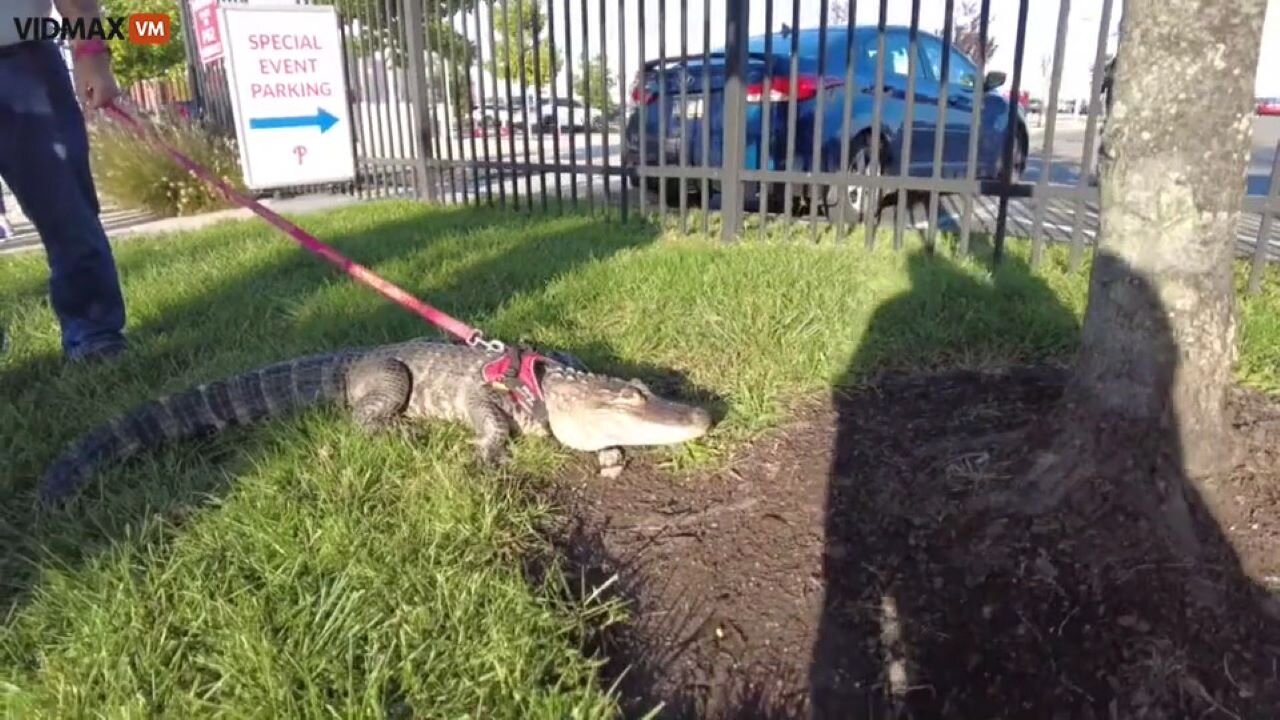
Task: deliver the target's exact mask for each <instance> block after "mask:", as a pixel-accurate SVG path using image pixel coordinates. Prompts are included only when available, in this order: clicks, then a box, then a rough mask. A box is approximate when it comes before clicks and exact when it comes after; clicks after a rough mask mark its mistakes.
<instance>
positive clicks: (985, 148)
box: [179, 0, 1280, 290]
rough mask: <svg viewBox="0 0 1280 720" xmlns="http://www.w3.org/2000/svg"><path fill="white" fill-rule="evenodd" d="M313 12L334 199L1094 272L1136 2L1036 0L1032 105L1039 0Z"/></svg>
mask: <svg viewBox="0 0 1280 720" xmlns="http://www.w3.org/2000/svg"><path fill="white" fill-rule="evenodd" d="M237 1H243V0H223V2H237ZM298 1H299V2H300V3H308V2H309V0H298ZM315 2H317V3H322V4H333V5H336V6H337V7H338V10H339V13H340V17H341V18H342V31H343V34H344V41H345V48H346V50H345V51H346V66H347V78H348V83H349V86H350V89H351V110H352V118H353V121H354V122H355V124H356V128H355V132H354V133H353V142H354V144H355V149H356V156H357V167H358V177H357V179H356V181H355V182H354V183H352V184H350V185H349V186H343V187H338V188H329V189H330V190H335V189H336V190H339V191H342V192H350V193H355V194H358V195H360V196H362V197H394V196H401V197H416V198H421V199H423V200H427V201H431V202H441V203H467V204H477V205H480V204H483V205H488V206H493V207H495V208H510V209H515V210H523V211H526V212H533V211H534V210H535V209H537V211H539V212H550V211H556V212H560V211H564V210H566V209H569V208H572V209H586V210H587V211H589V212H592V213H606V214H608V215H609V216H616V217H617V218H618V219H619V220H621V221H624V222H625V221H627V220H628V219H629V218H630V217H632V216H634V215H635V214H637V213H638V214H641V215H644V216H650V215H653V214H654V213H657V214H659V215H660V216H662V217H663V218H667V219H670V220H671V221H672V222H675V221H677V219H678V223H679V226H680V227H681V228H682V229H684V230H686V231H687V230H691V229H695V228H698V226H699V225H700V229H701V231H702V232H713V230H712V223H715V224H716V225H717V226H718V229H717V230H716V231H717V232H719V234H720V236H721V237H723V238H724V239H725V240H733V239H736V238H740V237H743V236H744V235H747V234H749V233H754V232H758V233H772V232H775V231H777V230H779V229H780V228H781V229H782V230H783V231H784V232H785V231H792V232H794V231H795V228H796V227H797V226H799V224H801V223H803V224H805V225H807V229H808V233H809V234H810V236H811V237H814V238H817V237H818V236H819V234H822V235H824V236H834V237H835V238H836V239H838V240H847V239H850V238H857V237H860V238H861V239H862V240H863V241H864V242H865V243H866V244H867V246H868V247H870V246H872V245H874V244H875V243H876V242H877V241H878V239H879V238H881V237H887V236H888V235H889V233H890V232H891V234H892V242H893V245H894V246H895V247H902V246H903V244H904V237H905V234H906V232H907V231H908V230H910V231H912V232H918V233H920V235H921V237H922V238H923V239H924V241H925V242H926V243H928V244H930V245H932V244H934V243H936V242H937V241H938V238H939V235H940V234H947V235H949V236H951V237H953V238H954V241H955V242H956V244H957V246H958V249H959V250H961V251H962V252H963V251H965V250H967V248H968V247H969V245H970V241H971V236H973V235H974V234H975V233H980V234H982V235H983V236H984V237H986V238H989V239H990V242H991V244H992V246H993V250H994V252H995V254H996V255H997V258H998V257H999V255H1000V254H1001V253H1002V252H1003V251H1004V246H1005V242H1006V238H1007V237H1018V238H1025V240H1026V241H1027V242H1028V243H1029V245H1030V248H1031V259H1032V262H1033V263H1037V262H1039V261H1040V260H1041V259H1042V256H1043V253H1044V250H1045V248H1046V246H1047V245H1048V244H1050V243H1060V244H1065V245H1067V246H1068V247H1069V248H1070V249H1069V252H1068V258H1069V263H1070V265H1071V266H1072V267H1077V266H1079V264H1080V263H1081V261H1082V260H1083V257H1084V250H1085V248H1086V247H1087V246H1088V244H1089V243H1091V242H1092V240H1093V238H1094V237H1095V236H1096V232H1097V214H1098V204H1097V202H1098V192H1097V186H1096V179H1095V176H1096V172H1095V165H1096V161H1097V156H1098V144H1099V141H1100V137H1101V129H1102V126H1103V124H1104V123H1105V118H1106V106H1107V104H1108V103H1107V102H1106V95H1107V92H1106V90H1107V76H1108V70H1107V68H1108V67H1109V60H1110V56H1111V53H1112V52H1114V50H1113V48H1114V44H1115V42H1116V25H1117V24H1118V22H1120V21H1121V19H1120V18H1119V17H1118V14H1119V12H1120V5H1121V4H1122V3H1117V2H1115V0H1100V3H1099V2H1093V3H1079V4H1080V5H1085V6H1086V8H1085V10H1084V11H1078V10H1076V9H1074V8H1073V3H1072V1H1071V0H1058V2H1057V3H1056V4H1055V3H1051V2H1045V3H1043V4H1041V3H1036V9H1037V11H1039V12H1045V8H1050V9H1052V10H1053V11H1054V12H1053V13H1052V15H1053V17H1055V18H1056V25H1055V26H1054V28H1055V31H1054V33H1053V41H1052V46H1051V47H1049V46H1048V44H1047V43H1044V44H1045V47H1044V48H1041V52H1040V54H1039V59H1040V63H1039V65H1040V68H1039V69H1040V71H1041V75H1040V80H1041V83H1040V87H1039V88H1038V89H1037V95H1038V97H1036V98H1034V99H1028V98H1026V97H1025V96H1024V88H1026V87H1027V86H1028V85H1029V83H1028V82H1027V81H1028V78H1029V73H1028V71H1027V70H1026V69H1025V68H1026V67H1027V65H1028V64H1027V63H1026V62H1025V60H1026V55H1027V54H1028V43H1029V33H1028V20H1029V17H1030V10H1031V3H1030V2H1029V0H1004V1H1003V2H1002V1H1001V0H980V2H978V1H975V2H964V1H963V0H962V1H960V2H957V0H937V1H936V2H931V3H927V5H928V6H929V7H928V8H927V9H928V10H930V12H931V13H932V14H933V16H934V20H938V21H939V22H936V23H934V24H932V25H931V26H930V27H925V26H924V25H925V22H924V21H923V20H922V2H921V0H912V1H911V2H910V3H909V5H910V13H909V19H907V21H906V22H897V21H895V22H890V14H891V12H890V10H891V8H890V5H893V12H901V13H903V14H904V15H905V14H906V13H905V8H906V6H907V5H908V3H906V2H897V1H895V2H894V3H889V2H888V0H878V2H862V3H859V2H857V0H847V2H844V0H803V1H802V0H777V1H776V2H775V1H774V0H716V1H715V2H712V0H315ZM669 3H670V4H671V5H673V6H675V7H668V4H669ZM690 3H694V5H693V10H695V11H696V10H698V6H699V5H700V6H701V11H700V12H699V13H697V14H698V15H699V16H700V17H699V18H698V21H696V22H695V21H691V8H690ZM815 5H816V10H817V12H816V15H815V13H814V9H815V7H814V6H815ZM957 5H959V6H960V7H957ZM179 6H180V7H181V8H183V12H184V13H185V12H186V10H185V3H179ZM993 6H995V7H994V11H996V12H999V13H1002V16H1003V17H1005V18H1006V22H1005V23H1004V24H1003V25H999V26H998V32H997V30H996V29H995V28H996V27H997V26H993V24H992V20H993ZM939 8H941V17H940V18H939V17H937V15H938V13H937V11H938V9H939ZM1010 15H1012V16H1014V17H1016V22H1014V23H1012V29H1011V28H1010V23H1009V22H1008V17H1009V16H1010ZM1081 15H1087V16H1088V17H1085V18H1083V21H1081V18H1080V17H1077V16H1081ZM757 16H762V17H757ZM720 17H722V18H723V25H724V28H723V31H721V29H720V25H719V24H718V23H717V22H714V21H713V19H714V18H720ZM183 19H184V21H185V20H187V19H188V18H185V17H184V18H183ZM1077 21H1081V22H1077ZM1041 25H1043V24H1042V23H1037V29H1036V33H1035V34H1036V35H1037V36H1038V37H1039V38H1040V39H1041V40H1042V41H1043V40H1044V39H1045V38H1047V35H1048V34H1047V33H1046V32H1044V31H1043V30H1042V29H1041ZM183 26H184V27H185V28H187V33H188V38H187V39H188V43H187V46H188V47H189V48H190V47H193V46H194V43H193V42H191V40H192V39H193V38H192V37H191V36H190V33H191V32H192V31H191V23H190V22H183ZM1043 27H1047V25H1043ZM753 28H755V29H754V30H752V29H753ZM765 28H768V29H769V32H767V33H766V32H765ZM1071 32H1074V33H1075V35H1076V36H1082V35H1083V36H1085V37H1083V38H1080V37H1076V36H1072V35H1071V34H1070V33H1071ZM653 36H656V47H653V44H654V43H653ZM691 36H692V37H691ZM676 38H678V48H677V47H669V44H674V43H672V42H670V41H672V40H675V39H676ZM691 39H692V41H693V42H694V45H695V49H694V51H692V52H690V49H689V48H690V41H691ZM1072 39H1075V40H1077V47H1079V48H1083V49H1082V50H1081V51H1080V52H1077V53H1076V54H1075V56H1074V57H1070V56H1069V53H1068V52H1067V49H1068V44H1069V41H1070V40H1072ZM992 45H998V47H997V48H996V49H995V51H994V53H992V52H991V48H992ZM1010 45H1011V46H1012V60H1011V61H1005V62H996V60H998V59H1000V58H1001V57H1002V55H1001V50H1000V49H999V48H1005V50H1004V53H1005V54H1008V47H1009V46H1010ZM988 55H990V56H991V57H988ZM1068 61H1070V62H1071V64H1072V65H1073V66H1074V70H1077V71H1078V70H1080V68H1081V67H1083V64H1084V63H1086V62H1087V64H1088V66H1089V67H1088V69H1087V72H1086V73H1080V72H1077V73H1076V74H1077V75H1081V74H1084V75H1087V78H1088V80H1087V85H1088V89H1087V93H1077V94H1078V95H1081V94H1084V95H1087V97H1064V94H1063V76H1064V71H1065V69H1066V68H1067V67H1068ZM997 66H999V67H1003V68H1004V69H1003V70H1001V69H999V68H998V67H997ZM191 75H192V81H193V82H192V85H193V87H195V88H196V89H197V98H196V99H197V101H198V103H199V105H200V107H201V108H202V110H203V114H204V117H205V119H206V120H207V121H208V122H209V123H210V124H212V125H213V126H215V127H219V128H222V129H224V130H227V131H230V128H231V127H232V119H231V109H230V102H229V95H228V92H227V87H226V81H225V76H224V75H223V74H222V72H221V64H220V63H214V64H211V65H209V66H208V67H204V66H201V65H200V64H199V62H198V61H196V60H194V59H193V60H192V62H191ZM593 84H594V87H593ZM1040 96H1043V97H1040ZM1268 133H1270V135H1268ZM1267 137H1271V138H1273V139H1272V140H1271V141H1270V142H1271V143H1274V147H1272V146H1271V145H1270V144H1267V143H1266V141H1265V140H1264V141H1263V142H1264V146H1263V148H1262V151H1261V152H1255V157H1254V159H1253V160H1252V161H1251V162H1252V164H1251V168H1250V174H1249V178H1248V180H1249V192H1248V195H1247V197H1246V200H1245V203H1244V206H1243V210H1244V214H1243V220H1242V223H1241V227H1240V230H1239V251H1240V253H1241V254H1243V255H1246V256H1248V257H1250V258H1252V267H1253V271H1252V276H1251V279H1252V282H1251V286H1252V287H1253V288H1254V289H1255V290H1256V288H1257V286H1258V284H1259V283H1260V281H1261V276H1262V270H1263V267H1264V265H1265V263H1267V262H1268V261H1275V260H1277V259H1280V237H1277V235H1278V233H1277V228H1275V224H1274V222H1273V216H1274V215H1275V214H1276V213H1277V212H1280V202H1278V201H1277V196H1278V195H1280V118H1276V119H1274V120H1273V119H1271V118H1259V119H1258V125H1257V127H1256V129H1255V144H1257V143H1258V142H1259V138H1264V139H1265V138H1267ZM1037 146H1038V147H1037ZM1268 156H1269V157H1268ZM1268 163H1269V164H1268ZM311 189H314V188H298V189H296V190H311ZM691 220H693V221H696V222H695V223H693V224H691ZM801 231H803V230H801Z"/></svg>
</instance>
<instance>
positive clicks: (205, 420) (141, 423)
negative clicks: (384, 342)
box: [39, 353, 354, 504]
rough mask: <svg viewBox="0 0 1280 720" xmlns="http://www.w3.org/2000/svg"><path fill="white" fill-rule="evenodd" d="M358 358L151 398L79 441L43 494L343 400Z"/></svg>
mask: <svg viewBox="0 0 1280 720" xmlns="http://www.w3.org/2000/svg"><path fill="white" fill-rule="evenodd" d="M353 357H354V356H353V355H351V354H343V353H337V354H326V355H315V356H311V357H305V358H299V359H296V360H289V361H286V362H281V363H276V364H273V365H268V366H265V367H262V368H259V369H257V370H253V371H250V372H247V373H244V374H241V375H236V376H234V377H230V378H226V379H223V380H218V381H216V382H211V383H209V384H207V385H200V386H198V387H194V388H191V389H189V390H184V391H182V392H178V393H175V394H173V395H169V396H167V397H163V398H159V399H156V400H151V401H149V402H146V403H143V404H142V405H139V406H137V407H135V408H133V409H132V410H130V411H128V412H126V413H124V414H123V415H118V416H116V417H115V418H113V419H112V420H110V421H109V422H107V423H106V424H104V425H101V426H99V427H97V428H95V429H93V430H90V431H89V432H87V433H85V434H84V435H81V436H80V437H79V438H77V439H76V440H74V441H72V442H71V444H70V445H68V446H67V447H66V449H65V450H64V451H63V452H62V454H61V455H60V456H58V458H56V459H55V460H54V461H53V463H52V464H51V465H50V466H49V467H48V469H47V470H46V471H45V474H44V476H43V477H42V478H41V480H40V486H39V492H40V500H41V502H43V503H46V504H52V503H57V502H60V501H62V500H65V499H67V498H69V497H71V496H72V495H74V494H76V493H77V492H78V491H79V490H80V489H81V487H83V485H84V484H85V483H87V482H88V481H89V480H90V479H91V478H92V477H93V476H94V475H95V474H96V473H97V472H98V471H99V470H100V469H101V468H103V467H105V466H106V465H108V464H114V463H119V462H122V461H124V460H127V459H129V458H131V457H133V456H135V455H138V454H140V453H143V452H146V451H148V450H151V449H153V448H156V447H159V446H161V445H164V444H167V443H170V442H174V441H180V440H188V439H193V438H197V437H202V436H207V435H211V434H214V433H218V432H221V431H222V430H224V429H226V428H230V427H238V426H243V425H248V424H251V423H254V422H258V421H260V420H264V419H267V418H272V417H278V416H282V415H285V414H288V413H291V412H293V411H297V410H301V409H305V408H308V407H312V406H315V405H319V404H322V403H327V402H333V401H338V400H342V399H343V398H345V396H346V369H347V367H348V366H349V364H350V362H351V360H352V359H353Z"/></svg>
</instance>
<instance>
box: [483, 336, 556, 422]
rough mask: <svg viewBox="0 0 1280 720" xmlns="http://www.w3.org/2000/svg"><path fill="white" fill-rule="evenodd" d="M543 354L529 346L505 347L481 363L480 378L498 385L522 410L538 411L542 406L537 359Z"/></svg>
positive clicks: (540, 410) (538, 412)
mask: <svg viewBox="0 0 1280 720" xmlns="http://www.w3.org/2000/svg"><path fill="white" fill-rule="evenodd" d="M546 361H547V358H546V357H545V356H544V355H541V354H539V353H537V352H535V351H533V350H532V349H529V348H519V347H507V348H505V349H504V350H503V352H502V357H500V358H498V359H496V360H492V361H490V362H488V363H487V364H485V366H484V369H483V370H482V373H483V375H484V381H485V382H486V383H488V384H490V385H495V386H497V387H501V388H503V389H505V390H507V391H509V392H510V393H511V396H512V397H513V398H514V399H515V401H516V402H517V403H519V404H520V406H521V407H523V408H524V409H525V410H528V411H529V412H531V413H534V414H535V415H540V414H541V412H542V409H543V404H542V403H543V397H542V384H541V383H539V382H538V363H542V362H546Z"/></svg>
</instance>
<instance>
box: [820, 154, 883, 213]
mask: <svg viewBox="0 0 1280 720" xmlns="http://www.w3.org/2000/svg"><path fill="white" fill-rule="evenodd" d="M838 163H839V158H838V156H837V160H836V162H835V163H832V164H833V165H836V164H838ZM847 170H848V171H850V172H853V173H854V174H855V175H867V176H872V177H874V176H878V175H879V174H880V163H879V162H872V161H871V144H870V142H869V139H868V137H867V136H866V135H865V134H864V135H859V136H858V137H857V138H854V140H853V142H852V143H850V145H849V165H848V168H847ZM822 204H823V211H824V212H825V213H826V216H827V219H829V220H833V221H835V220H839V219H840V218H843V219H844V222H846V223H849V224H857V223H860V222H863V221H864V220H865V219H866V210H867V209H871V210H872V211H873V212H875V213H876V215H879V214H880V211H881V209H883V207H884V190H882V189H879V188H869V187H859V186H846V187H840V186H838V185H828V186H827V187H826V189H825V192H824V195H823V202H822Z"/></svg>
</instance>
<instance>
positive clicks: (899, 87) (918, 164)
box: [867, 29, 938, 176]
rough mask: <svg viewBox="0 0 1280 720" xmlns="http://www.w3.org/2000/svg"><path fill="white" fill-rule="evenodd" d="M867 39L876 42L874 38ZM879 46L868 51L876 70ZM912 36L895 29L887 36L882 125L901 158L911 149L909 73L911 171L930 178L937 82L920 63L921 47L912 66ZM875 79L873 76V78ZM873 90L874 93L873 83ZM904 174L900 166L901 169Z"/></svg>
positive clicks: (869, 61) (894, 151) (936, 115)
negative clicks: (912, 80)
mask: <svg viewBox="0 0 1280 720" xmlns="http://www.w3.org/2000/svg"><path fill="white" fill-rule="evenodd" d="M925 37H926V35H925V34H924V33H917V34H916V41H917V43H919V42H920V41H923V40H924V39H925ZM868 38H869V39H870V40H871V42H873V43H875V42H876V39H875V35H874V34H870V35H868ZM878 53H879V47H878V46H876V47H871V48H868V51H867V62H868V63H869V65H870V67H871V68H873V70H872V72H873V73H874V67H875V63H876V60H877V58H876V56H877V54H878ZM911 53H912V46H911V35H910V33H909V32H908V31H906V30H899V29H892V30H888V31H887V32H885V34H884V106H883V108H882V110H881V122H882V123H883V124H884V125H885V126H886V127H888V128H889V130H890V132H891V133H892V139H891V141H890V145H889V147H890V149H891V150H892V151H893V154H894V157H896V158H900V159H901V158H902V157H903V156H904V153H905V152H906V151H907V150H908V148H907V144H906V142H905V141H906V129H907V90H908V88H909V86H910V84H911V83H910V74H914V75H915V88H914V89H915V97H914V102H913V103H912V108H911V147H910V155H911V157H910V159H909V165H910V172H911V174H912V175H917V176H919V175H929V174H930V172H931V169H932V165H933V138H934V136H935V131H936V125H937V121H938V112H937V111H938V82H937V81H936V80H933V79H932V78H931V77H930V76H929V74H928V72H927V69H926V68H925V64H924V63H923V62H921V61H920V60H919V57H920V54H919V49H918V45H917V48H916V58H917V60H916V61H915V63H914V65H915V67H914V68H913V67H912V62H911ZM872 77H873V78H874V74H873V75H872ZM871 91H872V92H874V80H873V82H872V87H871ZM898 167H899V171H901V165H899V166H898Z"/></svg>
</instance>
